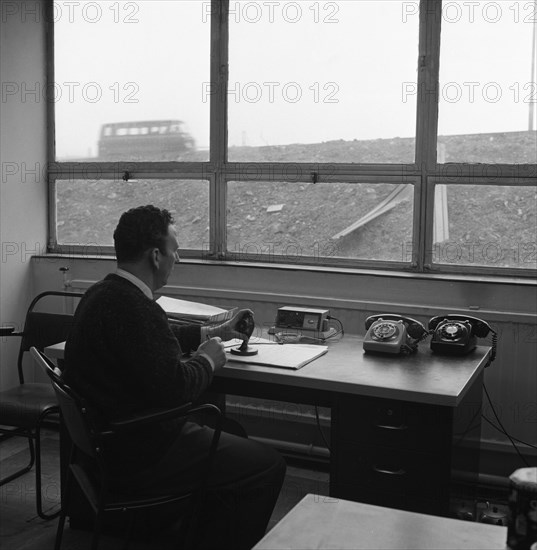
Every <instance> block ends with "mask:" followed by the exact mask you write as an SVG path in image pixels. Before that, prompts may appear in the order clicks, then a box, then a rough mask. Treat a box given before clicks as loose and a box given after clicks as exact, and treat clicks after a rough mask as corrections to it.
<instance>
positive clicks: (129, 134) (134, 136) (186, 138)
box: [98, 120, 195, 161]
mask: <svg viewBox="0 0 537 550" xmlns="http://www.w3.org/2000/svg"><path fill="white" fill-rule="evenodd" d="M194 150H195V142H194V139H193V138H192V136H190V134H188V133H187V132H185V131H184V130H183V122H182V121H180V120H145V121H136V122H113V123H108V124H103V125H102V127H101V135H100V137H99V152H98V156H99V159H100V160H139V161H144V160H183V159H185V158H186V157H188V156H189V153H192V152H193V151H194Z"/></svg>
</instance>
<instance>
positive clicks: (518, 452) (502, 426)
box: [483, 382, 530, 468]
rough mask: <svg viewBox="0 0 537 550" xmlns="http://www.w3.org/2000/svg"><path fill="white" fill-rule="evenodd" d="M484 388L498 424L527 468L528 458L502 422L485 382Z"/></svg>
mask: <svg viewBox="0 0 537 550" xmlns="http://www.w3.org/2000/svg"><path fill="white" fill-rule="evenodd" d="M483 389H484V390H485V395H486V396H487V399H488V401H489V403H490V408H491V409H492V412H493V413H494V416H495V417H496V420H497V421H498V424H499V425H500V427H501V428H502V430H503V433H504V434H505V435H506V436H507V437H508V438H509V441H510V442H511V445H513V448H514V449H515V451H516V452H517V454H518V456H519V457H520V459H521V460H522V462H523V463H524V464H525V465H526V467H527V468H529V467H530V465H529V464H528V462H527V460H526V459H525V458H524V456H523V455H522V453H521V452H520V451H519V449H518V447H517V446H516V443H515V442H514V441H513V438H512V437H511V436H510V435H509V434H508V433H507V430H506V429H505V427H504V425H503V424H502V421H501V420H500V417H499V416H498V415H497V414H496V409H495V408H494V405H493V404H492V400H491V398H490V395H489V392H488V391H487V386H485V383H484V382H483Z"/></svg>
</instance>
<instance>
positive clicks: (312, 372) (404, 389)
mask: <svg viewBox="0 0 537 550" xmlns="http://www.w3.org/2000/svg"><path fill="white" fill-rule="evenodd" d="M362 342H363V337H360V336H353V335H345V336H344V337H343V338H342V339H341V340H339V341H334V342H331V343H330V344H329V349H328V352H327V353H326V354H325V355H323V356H321V357H319V358H318V359H316V360H315V361H312V362H311V363H308V364H307V365H305V366H304V367H302V368H301V369H299V370H291V369H284V368H277V367H264V366H260V365H249V364H244V363H232V362H228V363H227V365H226V366H225V367H224V368H223V369H222V370H220V371H218V372H217V373H216V375H215V376H218V377H223V378H226V379H242V380H248V381H252V382H260V383H267V384H269V383H270V384H282V385H285V386H291V387H300V388H307V389H313V390H321V391H326V392H335V393H346V394H351V395H362V396H370V397H379V398H383V399H398V400H402V401H412V402H415V403H426V404H430V405H442V406H449V407H455V406H457V405H458V404H459V403H460V401H461V400H462V398H463V397H464V395H465V393H466V391H467V390H468V389H469V388H470V386H471V385H472V383H473V381H474V380H475V379H476V378H477V377H478V376H479V374H480V372H481V371H482V369H483V366H484V364H485V362H486V359H487V357H488V355H489V353H490V348H489V347H484V346H478V347H477V348H476V349H475V350H474V351H473V352H471V353H469V354H468V355H463V356H442V355H435V354H433V353H432V352H431V350H430V349H429V346H428V344H427V343H426V342H424V343H422V344H421V346H420V348H419V350H418V352H417V353H414V354H412V355H393V356H392V355H378V354H369V353H364V351H363V348H362ZM285 345H292V344H285ZM45 353H46V354H47V355H49V356H50V357H55V358H61V357H63V343H62V344H56V345H54V346H49V347H47V348H46V350H45Z"/></svg>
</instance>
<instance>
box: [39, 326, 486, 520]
mask: <svg viewBox="0 0 537 550" xmlns="http://www.w3.org/2000/svg"><path fill="white" fill-rule="evenodd" d="M46 353H47V354H48V355H50V356H51V357H57V358H58V357H62V356H63V346H62V345H59V346H51V347H49V348H47V350H46ZM489 353H490V348H488V347H478V348H477V349H476V350H475V351H474V352H472V353H470V354H468V355H465V356H462V357H445V356H439V355H434V354H432V353H431V351H430V349H429V348H428V346H427V345H426V344H422V346H421V348H420V350H419V351H418V353H416V354H413V355H410V356H386V355H384V356H381V355H372V354H364V352H363V350H362V338H361V337H356V336H345V337H344V338H343V339H342V340H340V341H338V342H334V343H331V344H330V346H329V351H328V353H327V354H325V355H323V356H322V357H320V358H319V359H317V360H315V361H314V362H312V363H309V364H308V365H306V366H304V367H303V368H302V369H300V370H298V371H293V370H288V369H276V368H269V367H262V366H256V365H244V364H238V363H231V362H230V363H228V365H226V367H225V368H224V369H222V370H221V371H219V372H218V373H217V375H216V376H215V377H214V380H213V384H212V386H211V390H212V391H215V392H219V393H224V394H226V393H227V394H234V395H243V396H250V397H258V398H264V399H275V400H279V401H288V402H292V403H305V404H313V405H319V406H325V407H330V409H331V430H330V440H331V444H330V446H331V458H330V494H331V496H333V497H338V498H345V499H348V500H356V501H360V502H367V503H371V504H376V505H380V506H389V507H392V508H400V509H405V510H412V511H416V512H424V513H430V514H436V515H449V514H450V503H451V504H452V503H453V501H454V499H455V498H458V497H460V498H464V499H468V500H471V499H473V498H474V496H475V495H474V494H473V493H472V488H473V487H475V484H474V486H473V487H472V482H477V474H478V472H479V440H480V433H481V415H480V410H481V401H482V377H483V366H484V364H485V361H486V358H487V357H488V354H489ZM470 436H471V437H470ZM460 471H462V472H464V473H465V481H466V483H465V484H462V483H459V472H460ZM468 482H470V483H469V484H468Z"/></svg>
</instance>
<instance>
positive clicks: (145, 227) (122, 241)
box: [114, 204, 174, 262]
mask: <svg viewBox="0 0 537 550" xmlns="http://www.w3.org/2000/svg"><path fill="white" fill-rule="evenodd" d="M173 223H174V219H173V218H172V215H171V214H170V213H169V212H168V210H165V209H160V208H157V207H156V206H153V205H151V204H148V205H147V206H139V207H137V208H131V209H130V210H128V211H127V212H124V213H123V214H121V217H120V218H119V222H118V224H117V227H116V230H115V231H114V246H115V249H116V258H117V261H118V262H133V261H136V260H139V259H140V258H141V256H142V254H143V253H144V252H145V251H146V250H147V249H148V248H155V247H156V248H158V249H159V250H160V251H161V252H163V253H164V252H165V250H164V240H165V238H166V236H167V235H168V227H169V226H170V225H171V224H173Z"/></svg>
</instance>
